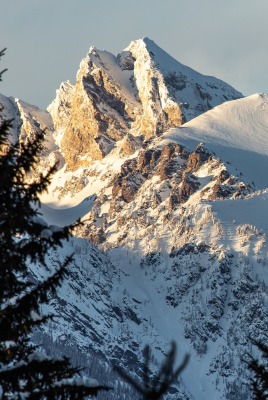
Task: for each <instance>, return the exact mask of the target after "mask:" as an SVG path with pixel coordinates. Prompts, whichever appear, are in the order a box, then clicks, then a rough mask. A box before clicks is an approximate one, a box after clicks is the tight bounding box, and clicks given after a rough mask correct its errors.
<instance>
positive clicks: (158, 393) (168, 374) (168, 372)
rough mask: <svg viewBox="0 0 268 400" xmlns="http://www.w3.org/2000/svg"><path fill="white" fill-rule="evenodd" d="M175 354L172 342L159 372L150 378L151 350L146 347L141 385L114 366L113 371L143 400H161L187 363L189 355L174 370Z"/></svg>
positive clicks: (174, 346)
mask: <svg viewBox="0 0 268 400" xmlns="http://www.w3.org/2000/svg"><path fill="white" fill-rule="evenodd" d="M176 352H177V351H176V344H175V343H174V342H172V344H171V349H170V351H169V352H168V354H167V356H166V358H165V360H164V361H163V363H162V365H161V366H160V368H159V371H158V372H157V373H156V374H155V375H154V376H153V377H151V376H150V363H151V350H150V346H149V345H147V346H146V347H145V348H144V362H143V373H142V381H143V382H142V383H139V382H137V380H136V379H135V378H133V377H132V376H131V375H129V374H127V373H126V372H125V371H123V370H122V368H120V367H118V366H115V367H114V369H115V371H117V373H118V374H119V375H120V376H121V377H122V378H123V379H124V380H126V381H127V382H128V383H129V384H130V385H131V386H132V387H133V388H134V389H136V391H137V392H138V393H139V394H140V395H141V396H142V399H143V400H161V399H162V398H163V396H164V394H166V393H167V392H168V390H169V389H170V387H171V386H172V384H174V383H176V382H177V380H178V377H179V376H180V374H181V373H182V371H183V370H184V368H185V367H186V365H187V364H188V361H189V355H188V354H186V355H185V357H184V359H183V361H182V363H181V364H180V365H179V366H178V367H177V368H174V365H175V361H176Z"/></svg>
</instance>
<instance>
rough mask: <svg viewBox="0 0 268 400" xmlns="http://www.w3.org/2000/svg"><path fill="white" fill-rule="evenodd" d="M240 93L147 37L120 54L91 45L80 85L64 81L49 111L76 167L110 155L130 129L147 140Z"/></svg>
mask: <svg viewBox="0 0 268 400" xmlns="http://www.w3.org/2000/svg"><path fill="white" fill-rule="evenodd" d="M241 96H242V95H241V93H239V92H237V91H236V90H234V89H233V88H232V87H230V86H229V85H227V84H225V83H224V82H222V81H220V80H218V79H215V78H212V77H207V76H203V75H201V74H199V73H197V72H195V71H193V70H192V69H190V68H188V67H186V66H184V65H182V64H180V63H179V62H177V61H176V60H174V59H173V58H172V57H171V56H169V55H168V54H167V53H166V52H164V51H163V50H162V49H160V48H159V47H158V46H157V45H156V44H155V43H154V42H153V41H151V40H149V39H148V38H145V39H142V40H137V41H134V42H132V43H131V44H130V45H129V47H127V48H126V50H125V51H123V52H122V53H120V54H119V55H118V56H117V57H115V56H114V55H112V54H111V53H109V52H107V51H100V50H98V49H96V48H95V47H91V48H90V50H89V53H88V54H87V56H86V58H85V59H84V60H82V62H81V64H80V69H79V71H78V73H77V81H76V84H75V86H72V85H71V84H70V83H68V82H67V83H64V84H62V85H61V87H60V89H59V90H58V91H57V97H56V99H55V101H54V102H53V103H52V104H51V105H50V106H49V108H48V110H49V112H50V113H51V115H52V118H53V121H54V125H55V129H56V132H57V136H59V137H60V138H61V140H60V147H61V150H62V152H63V154H64V157H65V161H66V164H67V166H68V168H69V169H70V170H72V171H74V170H76V169H78V168H80V167H88V166H90V165H91V164H92V161H94V160H100V159H102V158H103V157H104V156H106V155H107V154H108V153H109V152H110V151H111V150H112V149H113V148H114V147H115V145H116V143H117V142H118V141H119V140H121V139H122V138H123V137H125V136H126V135H127V134H129V133H130V134H131V135H133V136H141V135H142V136H143V137H145V138H146V139H148V138H151V137H155V136H159V135H161V134H162V133H163V132H164V131H165V130H167V129H168V128H170V127H174V126H180V125H181V124H182V123H183V122H185V121H188V120H190V119H192V118H194V117H196V116H197V115H199V114H200V113H202V112H204V111H207V110H209V109H210V108H212V107H214V106H215V105H218V104H221V103H222V102H224V101H226V100H231V99H236V98H239V97H241Z"/></svg>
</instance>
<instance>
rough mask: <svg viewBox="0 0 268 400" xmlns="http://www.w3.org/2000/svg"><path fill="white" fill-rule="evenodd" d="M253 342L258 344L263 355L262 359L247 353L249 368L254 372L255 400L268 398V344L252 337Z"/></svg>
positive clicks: (253, 391)
mask: <svg viewBox="0 0 268 400" xmlns="http://www.w3.org/2000/svg"><path fill="white" fill-rule="evenodd" d="M250 341H251V343H252V344H253V345H254V346H256V348H257V349H258V350H259V352H260V355H261V360H259V359H257V358H255V357H253V356H252V355H251V354H248V353H247V360H244V361H246V363H247V365H248V368H249V370H250V371H251V372H253V377H252V379H251V389H252V394H253V399H254V400H267V399H268V346H267V345H266V344H264V343H262V342H260V341H258V340H255V339H253V338H250Z"/></svg>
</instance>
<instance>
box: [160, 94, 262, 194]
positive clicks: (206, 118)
mask: <svg viewBox="0 0 268 400" xmlns="http://www.w3.org/2000/svg"><path fill="white" fill-rule="evenodd" d="M164 137H165V138H166V139H167V141H171V142H173V141H174V140H175V141H178V142H179V143H181V144H184V145H185V146H187V147H189V148H194V147H195V146H196V145H197V144H198V143H200V142H202V143H204V144H205V146H206V147H207V148H208V149H210V150H211V151H213V152H215V153H216V154H217V156H218V157H220V158H221V159H223V160H224V161H225V162H230V163H231V165H232V166H233V168H235V169H237V171H239V172H241V173H243V174H244V175H245V176H246V178H247V180H248V181H253V182H254V183H255V184H256V185H257V186H259V187H260V188H266V187H268V177H267V175H266V174H265V173H264V171H265V170H266V168H267V165H268V96H267V95H265V94H254V95H252V96H249V97H247V98H244V99H240V100H237V101H235V102H226V103H225V104H223V105H221V106H218V107H215V108H214V109H213V110H211V111H209V112H207V113H205V114H203V115H202V116H200V117H198V118H196V119H194V120H192V121H190V122H188V123H187V124H185V125H183V127H181V128H179V129H174V130H171V131H169V132H168V133H166V134H165V136H164Z"/></svg>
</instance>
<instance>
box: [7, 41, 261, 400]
mask: <svg viewBox="0 0 268 400" xmlns="http://www.w3.org/2000/svg"><path fill="white" fill-rule="evenodd" d="M237 97H241V95H240V94H239V93H238V92H236V91H235V90H234V89H232V88H231V87H230V86H228V85H226V84H224V83H223V82H221V81H219V80H217V79H215V78H211V77H204V76H202V75H200V74H198V73H197V72H194V71H193V70H191V69H190V68H188V67H185V66H182V65H181V64H179V63H178V62H177V61H175V60H174V59H172V58H171V57H170V56H168V55H167V54H166V53H165V52H164V51H163V50H161V49H160V48H159V47H158V46H157V45H155V44H154V43H153V42H152V41H150V40H149V39H143V40H138V41H134V42H132V43H131V44H130V46H129V47H128V48H127V49H126V50H125V51H124V52H122V53H121V54H120V55H119V56H118V57H115V56H113V55H111V54H110V53H108V52H105V51H99V50H97V49H95V48H91V49H90V52H89V54H88V55H87V57H86V58H85V59H84V60H83V61H82V63H81V66H80V69H79V71H78V75H77V82H76V85H72V84H70V83H69V82H66V83H64V84H62V85H61V87H60V89H59V91H58V92H57V97H56V100H55V101H54V102H53V103H52V105H51V106H50V107H49V113H47V112H44V111H41V110H38V109H37V108H36V107H34V106H29V105H28V104H26V103H24V102H22V101H19V100H13V99H7V98H5V97H4V96H3V97H1V99H0V100H1V103H2V105H3V106H4V111H2V113H5V115H6V116H9V117H12V118H15V120H14V132H13V135H14V137H16V136H17V137H20V140H27V138H28V137H29V136H28V135H31V136H32V135H34V133H35V130H36V129H40V128H43V127H45V126H46V127H47V128H48V129H47V132H46V141H45V149H44V151H43V153H42V154H41V155H40V163H39V170H40V171H41V170H44V169H46V168H47V166H48V165H49V164H50V163H52V162H54V161H58V171H57V172H56V174H55V176H54V178H53V181H52V183H51V186H50V188H49V192H48V193H46V194H44V195H43V196H42V203H43V204H42V207H41V212H42V213H43V218H44V219H45V220H46V221H47V223H48V224H52V225H59V226H64V225H66V224H69V223H71V222H73V221H75V220H76V219H77V218H78V217H81V218H83V219H84V226H83V227H82V228H80V229H79V230H77V232H76V237H74V238H72V240H71V241H70V242H69V243H66V245H65V246H64V249H63V250H59V251H57V252H56V251H55V252H53V253H50V254H48V255H47V257H48V259H49V260H50V262H49V263H50V264H51V268H53V265H54V264H55V260H58V259H61V258H62V257H64V255H66V254H70V253H74V254H75V260H74V263H73V265H72V266H71V268H70V272H69V276H68V277H67V279H66V281H65V282H64V284H63V286H62V288H61V289H60V290H59V292H58V294H57V296H56V297H55V298H53V299H52V303H51V306H50V311H53V312H54V313H56V314H57V315H59V318H58V319H57V321H54V322H52V323H49V324H48V325H46V326H45V327H44V329H43V331H42V332H40V331H39V332H36V334H35V340H36V341H38V342H42V343H43V346H44V347H46V348H48V349H50V351H52V352H53V353H55V354H58V352H59V351H61V352H65V353H68V354H70V355H71V356H72V357H73V359H74V360H76V361H77V360H78V359H79V360H80V361H81V362H83V364H84V365H85V366H88V365H89V360H90V359H91V360H93V364H92V365H93V367H92V369H90V370H89V371H90V374H92V375H94V372H95V373H97V375H98V376H96V375H95V377H97V378H99V379H100V381H101V383H107V381H103V380H102V379H103V377H105V376H107V374H108V375H110V376H111V377H114V375H113V374H112V372H111V367H109V364H108V363H117V364H118V363H119V364H121V366H122V367H123V368H126V367H127V369H128V370H131V372H132V373H133V374H137V375H139V374H140V371H141V361H142V349H143V347H144V345H145V344H147V343H149V344H150V345H151V346H152V352H153V356H154V359H153V365H152V368H153V369H154V368H155V369H157V368H158V366H159V362H161V360H162V359H163V355H164V354H165V352H166V351H167V350H168V346H169V343H170V341H171V340H175V341H176V342H177V344H178V347H179V353H180V356H182V355H183V354H184V353H186V352H189V353H190V354H191V359H190V364H189V367H188V368H187V369H186V370H185V372H184V373H183V375H182V379H181V380H180V382H179V383H178V384H177V385H174V387H173V388H172V389H171V392H170V393H169V394H168V395H167V397H166V398H167V399H170V400H171V399H181V398H183V399H189V400H190V399H191V400H212V399H213V400H215V399H216V400H242V399H243V400H245V399H251V394H250V392H249V384H248V382H249V377H248V372H247V369H246V366H245V365H244V364H243V362H242V361H241V357H243V355H244V354H245V352H246V351H250V350H251V349H250V346H249V343H248V337H249V336H253V337H254V338H257V339H261V340H265V335H264V333H265V332H266V327H267V323H268V309H267V304H268V303H267V298H268V293H267V284H268V281H267V274H266V267H267V266H266V264H267V254H268V248H267V237H266V236H267V228H268V217H267V216H268V209H267V207H268V206H267V205H268V202H267V200H268V178H267V174H265V173H264V171H266V169H267V162H268V97H267V96H266V95H254V96H250V97H248V98H243V99H238V100H235V101H229V102H225V103H224V104H221V103H222V102H223V101H225V100H227V99H228V100H232V99H234V98H237ZM218 104H221V105H219V106H217V105H218ZM215 106H217V107H215ZM213 107H214V108H213ZM207 110H209V111H207ZM204 111H207V112H204ZM194 117H196V118H194ZM186 120H187V121H189V122H187V123H183V124H182V122H184V121H186ZM52 121H53V122H52ZM181 124H182V125H181ZM48 273H49V271H38V270H36V269H32V275H33V279H39V278H40V276H41V277H44V276H45V275H46V274H48ZM107 371H108V372H107ZM193 379H194V384H193ZM114 380H115V381H116V380H117V378H116V377H114ZM110 384H111V385H112V386H114V387H116V390H115V392H114V394H110V393H109V396H113V397H109V399H110V398H114V399H116V400H118V399H122V398H133V399H135V398H137V396H136V395H135V394H134V393H132V392H131V391H130V389H129V388H127V387H125V386H123V385H122V384H117V383H115V382H110ZM124 396H125V397H124Z"/></svg>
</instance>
